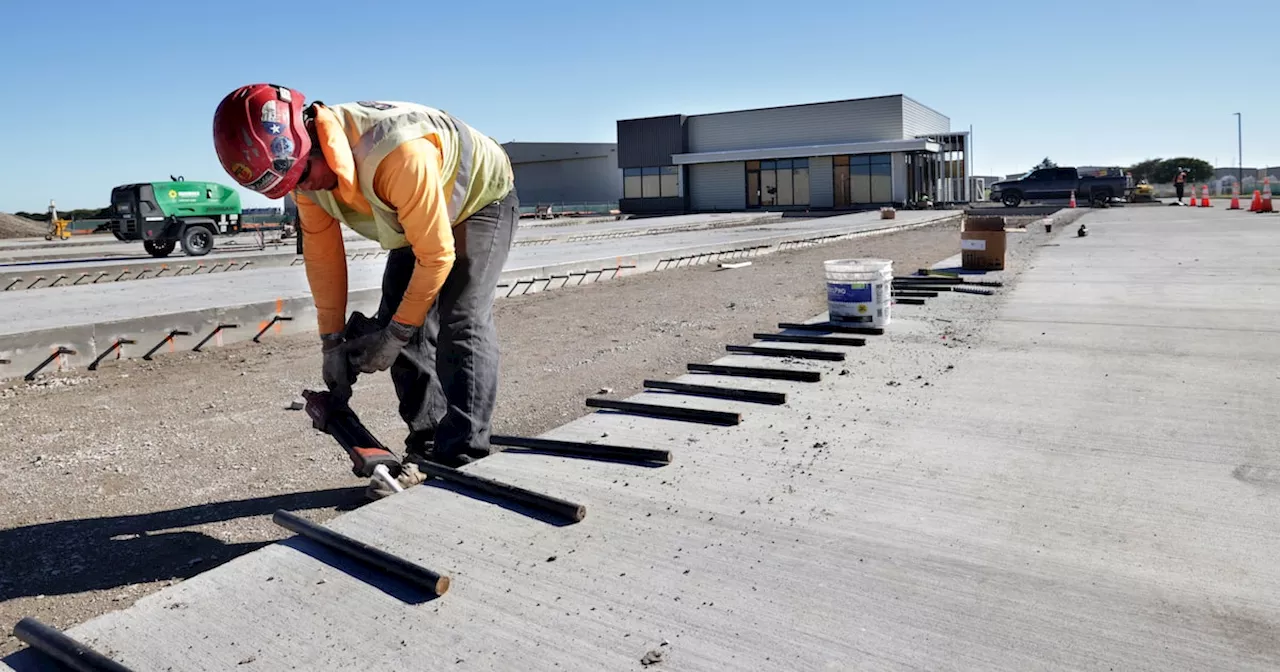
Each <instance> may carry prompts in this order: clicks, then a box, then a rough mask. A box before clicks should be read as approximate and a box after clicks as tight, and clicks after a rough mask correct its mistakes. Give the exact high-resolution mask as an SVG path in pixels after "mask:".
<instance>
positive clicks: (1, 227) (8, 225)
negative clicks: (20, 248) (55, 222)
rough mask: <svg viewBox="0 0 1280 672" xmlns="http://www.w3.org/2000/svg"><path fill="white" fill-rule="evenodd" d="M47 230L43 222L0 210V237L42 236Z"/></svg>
mask: <svg viewBox="0 0 1280 672" xmlns="http://www.w3.org/2000/svg"><path fill="white" fill-rule="evenodd" d="M48 231H49V227H48V225H46V224H45V223H44V222H37V221H35V220H32V219H27V218H26V217H19V216H17V215H10V214H7V213H3V212H0V238H29V237H31V236H43V235H44V234H45V233H47V232H48Z"/></svg>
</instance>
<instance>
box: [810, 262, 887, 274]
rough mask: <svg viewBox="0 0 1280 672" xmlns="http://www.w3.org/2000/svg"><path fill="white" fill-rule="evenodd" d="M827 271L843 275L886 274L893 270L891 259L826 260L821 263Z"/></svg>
mask: <svg viewBox="0 0 1280 672" xmlns="http://www.w3.org/2000/svg"><path fill="white" fill-rule="evenodd" d="M822 265H823V267H824V268H826V269H827V270H828V271H840V272H843V273H877V272H887V271H890V270H891V269H892V268H893V260H892V259H828V260H827V261H824V262H822Z"/></svg>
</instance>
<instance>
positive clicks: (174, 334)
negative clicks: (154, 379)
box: [142, 329, 191, 362]
mask: <svg viewBox="0 0 1280 672" xmlns="http://www.w3.org/2000/svg"><path fill="white" fill-rule="evenodd" d="M190 335H191V332H189V331H183V330H182V329H174V330H172V331H170V332H169V334H168V335H167V336H165V337H164V340H162V341H160V342H159V343H156V347H154V348H151V349H150V350H148V351H147V354H145V355H143V356H142V358H143V359H145V360H146V361H148V362H149V361H151V357H152V356H153V355H155V354H156V351H158V350H159V349H160V348H163V347H164V345H165V344H166V343H172V342H173V339H174V338H176V337H178V336H190Z"/></svg>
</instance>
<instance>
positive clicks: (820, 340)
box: [751, 333, 867, 348]
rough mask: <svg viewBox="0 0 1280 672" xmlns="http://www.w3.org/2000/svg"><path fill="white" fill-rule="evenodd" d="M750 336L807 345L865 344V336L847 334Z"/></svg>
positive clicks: (764, 339)
mask: <svg viewBox="0 0 1280 672" xmlns="http://www.w3.org/2000/svg"><path fill="white" fill-rule="evenodd" d="M751 337H752V338H754V339H756V340H760V341H774V342H778V343H805V344H808V345H847V346H851V347H855V348H860V347H862V346H864V345H866V344H867V339H865V338H852V337H849V336H809V335H807V334H763V333H761V334H752V335H751Z"/></svg>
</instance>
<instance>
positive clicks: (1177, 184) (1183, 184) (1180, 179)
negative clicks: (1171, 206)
mask: <svg viewBox="0 0 1280 672" xmlns="http://www.w3.org/2000/svg"><path fill="white" fill-rule="evenodd" d="M1173 188H1174V189H1175V190H1177V192H1178V203H1182V193H1183V190H1185V189H1186V188H1187V171H1186V170H1185V169H1182V168H1179V169H1178V174H1177V176H1175V177H1174V178H1173Z"/></svg>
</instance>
